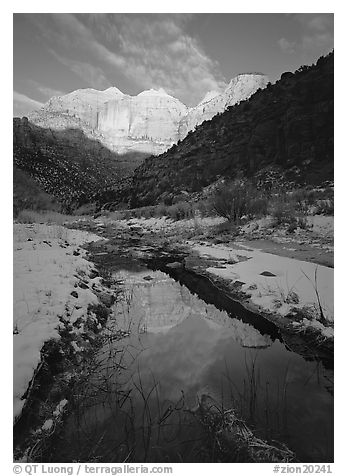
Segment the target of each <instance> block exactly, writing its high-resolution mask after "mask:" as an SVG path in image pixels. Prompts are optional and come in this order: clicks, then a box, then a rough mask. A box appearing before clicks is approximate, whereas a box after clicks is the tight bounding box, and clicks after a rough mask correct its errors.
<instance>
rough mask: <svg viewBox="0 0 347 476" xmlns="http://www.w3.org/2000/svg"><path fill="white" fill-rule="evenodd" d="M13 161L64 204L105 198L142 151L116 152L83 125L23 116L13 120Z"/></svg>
mask: <svg viewBox="0 0 347 476" xmlns="http://www.w3.org/2000/svg"><path fill="white" fill-rule="evenodd" d="M13 157H14V164H15V165H16V166H17V167H18V168H19V169H21V170H23V171H25V172H26V173H29V174H30V176H31V177H33V178H34V179H35V180H36V182H38V184H39V185H41V187H42V188H43V189H44V190H45V191H46V192H47V193H49V194H51V195H53V196H54V197H56V198H57V199H58V200H59V201H61V202H62V203H64V204H65V205H66V207H67V208H69V207H71V206H73V205H76V204H82V203H84V202H88V201H94V200H101V201H108V200H111V199H113V197H114V195H115V194H116V193H117V192H118V190H119V187H121V180H122V178H123V177H125V176H126V175H128V174H129V172H131V170H133V169H134V168H135V167H136V166H137V165H138V163H139V161H141V160H142V155H141V154H138V153H136V154H127V155H125V156H122V155H118V154H115V153H113V152H111V151H110V150H109V149H107V148H106V147H105V146H104V145H103V144H102V143H101V141H100V138H99V137H98V135H97V134H95V136H94V138H92V137H87V136H86V135H85V133H84V132H83V130H82V129H80V128H76V129H64V128H63V129H57V130H54V129H46V128H43V127H39V126H37V125H34V124H32V123H30V122H29V121H28V119H27V118H25V117H23V118H22V119H20V118H14V120H13Z"/></svg>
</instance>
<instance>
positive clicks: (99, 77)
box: [50, 49, 111, 96]
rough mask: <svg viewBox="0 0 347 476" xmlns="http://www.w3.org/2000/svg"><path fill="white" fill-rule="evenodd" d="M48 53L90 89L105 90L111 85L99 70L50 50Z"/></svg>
mask: <svg viewBox="0 0 347 476" xmlns="http://www.w3.org/2000/svg"><path fill="white" fill-rule="evenodd" d="M50 52H51V53H52V55H53V56H54V57H55V58H56V59H57V60H58V61H59V62H60V63H62V64H63V65H65V66H67V67H68V68H69V69H70V70H71V71H73V72H74V73H75V74H76V75H77V76H79V77H80V78H81V79H83V80H84V81H86V83H87V84H88V85H89V86H91V87H92V88H96V89H106V88H108V87H109V86H111V83H110V82H109V81H108V79H107V78H106V76H105V75H104V73H103V71H102V69H101V68H99V67H95V66H93V65H92V64H89V63H83V62H81V61H76V60H72V59H69V58H65V57H63V56H61V55H59V54H58V53H57V52H56V51H54V50H53V49H50ZM60 95H61V94H58V96H60Z"/></svg>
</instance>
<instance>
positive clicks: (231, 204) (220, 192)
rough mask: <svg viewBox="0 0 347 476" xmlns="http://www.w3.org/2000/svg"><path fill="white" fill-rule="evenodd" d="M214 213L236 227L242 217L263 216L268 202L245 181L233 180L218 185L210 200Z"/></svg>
mask: <svg viewBox="0 0 347 476" xmlns="http://www.w3.org/2000/svg"><path fill="white" fill-rule="evenodd" d="M211 205H212V208H213V209H214V210H215V212H216V213H217V214H218V215H220V216H221V217H223V218H226V219H227V220H228V221H229V222H231V223H235V224H236V225H238V224H239V223H240V219H241V217H243V216H248V217H249V218H253V217H254V216H259V215H265V214H266V212H267V205H268V200H267V198H266V197H264V196H263V195H262V194H261V192H259V191H258V190H257V189H256V188H255V187H254V186H253V185H252V184H251V183H249V182H248V181H246V180H234V181H232V182H229V183H224V184H222V185H220V186H219V187H218V188H217V189H216V190H215V192H214V194H213V196H212V198H211Z"/></svg>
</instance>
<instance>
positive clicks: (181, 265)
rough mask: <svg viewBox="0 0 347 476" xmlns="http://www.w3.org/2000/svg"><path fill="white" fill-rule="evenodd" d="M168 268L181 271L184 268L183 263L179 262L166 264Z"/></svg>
mask: <svg viewBox="0 0 347 476" xmlns="http://www.w3.org/2000/svg"><path fill="white" fill-rule="evenodd" d="M166 267H167V268H172V269H179V268H183V267H184V266H183V263H180V262H179V261H174V262H173V263H167V264H166Z"/></svg>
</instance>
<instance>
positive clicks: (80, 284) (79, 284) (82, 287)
mask: <svg viewBox="0 0 347 476" xmlns="http://www.w3.org/2000/svg"><path fill="white" fill-rule="evenodd" d="M78 286H79V287H80V288H81V289H88V288H89V286H88V285H87V284H85V283H84V282H83V281H80V282H79V283H78Z"/></svg>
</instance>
